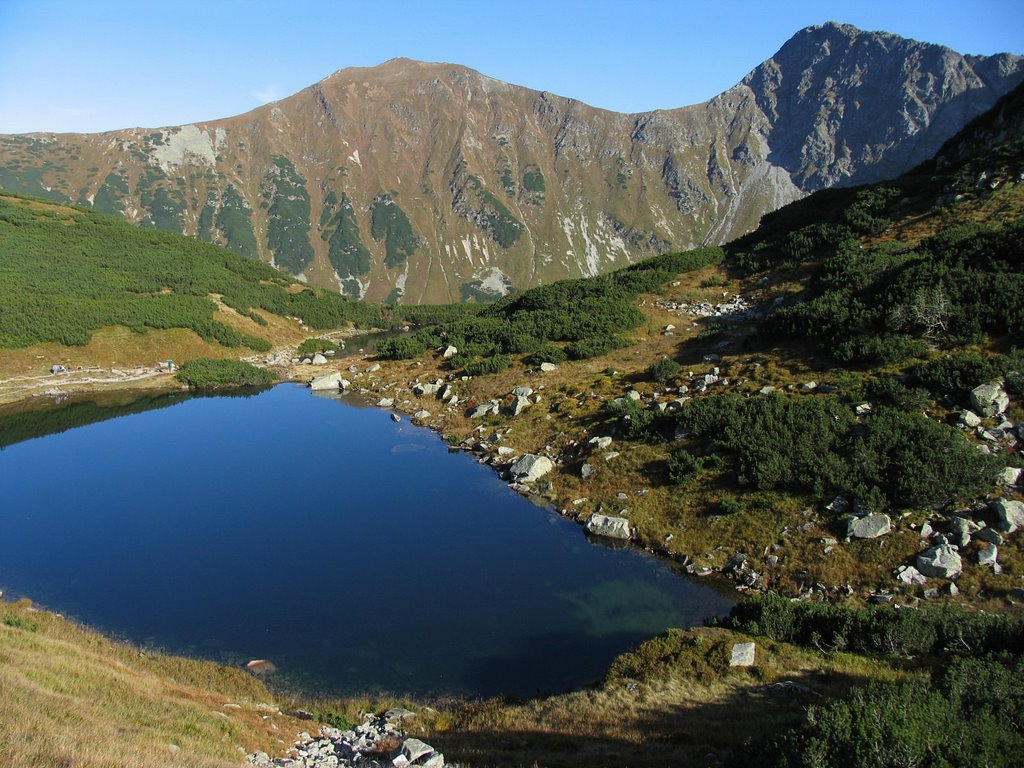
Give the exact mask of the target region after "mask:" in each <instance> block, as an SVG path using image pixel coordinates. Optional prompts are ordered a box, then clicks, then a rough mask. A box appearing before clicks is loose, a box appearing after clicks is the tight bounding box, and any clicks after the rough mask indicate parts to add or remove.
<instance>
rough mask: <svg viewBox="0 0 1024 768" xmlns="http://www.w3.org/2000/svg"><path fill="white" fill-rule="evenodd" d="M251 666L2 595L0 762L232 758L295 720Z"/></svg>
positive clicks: (277, 738)
mask: <svg viewBox="0 0 1024 768" xmlns="http://www.w3.org/2000/svg"><path fill="white" fill-rule="evenodd" d="M272 701H273V697H272V695H271V694H270V692H269V691H268V690H267V688H266V687H265V686H264V685H263V684H262V683H261V682H259V681H258V680H256V679H255V678H253V677H252V676H251V675H249V674H247V673H245V672H243V671H241V670H234V669H228V668H225V667H221V666H218V665H216V664H213V663H210V662H200V661H192V660H188V659H183V658H177V657H170V656H163V655H160V654H155V653H151V652H148V651H142V650H139V649H138V648H134V647H131V646H128V645H126V644H123V643H118V642H115V641H112V640H109V639H107V638H106V637H104V636H102V635H100V634H98V633H96V632H93V631H91V630H88V629H85V628H83V627H80V626H78V625H77V624H75V623H73V622H71V621H68V620H65V619H63V618H61V617H59V616H56V615H53V614H50V613H47V612H43V611H35V610H34V609H32V608H31V607H30V605H29V604H28V603H27V601H21V602H19V603H17V604H13V605H12V604H10V603H0V766H11V768H14V767H15V766H17V768H34V767H36V766H38V768H44V767H45V768H51V767H52V766H69V767H70V766H76V767H77V766H81V767H82V768H107V767H108V766H110V767H112V766H138V767H139V768H164V767H165V766H174V765H180V766H210V767H211V768H214V767H216V768H220V767H221V766H231V765H239V764H240V763H242V762H243V758H244V754H245V753H246V752H247V751H252V750H253V749H256V748H259V749H263V750H265V751H268V752H270V753H271V754H281V753H282V752H283V750H284V749H286V748H287V746H289V745H290V743H291V739H292V738H294V734H295V733H297V732H298V731H299V730H301V729H302V723H301V721H296V720H294V719H293V718H290V717H286V716H284V715H281V714H279V713H277V710H276V708H275V707H273V706H272Z"/></svg>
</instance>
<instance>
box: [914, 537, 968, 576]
mask: <svg viewBox="0 0 1024 768" xmlns="http://www.w3.org/2000/svg"><path fill="white" fill-rule="evenodd" d="M917 570H919V571H920V572H921V573H923V574H924V575H925V576H928V577H930V578H934V579H955V578H956V577H957V576H959V575H960V572H961V571H962V570H963V561H962V560H961V559H960V554H959V553H958V552H957V551H956V550H955V549H953V547H951V546H949V545H948V544H940V545H939V546H937V547H932V548H931V549H929V550H926V551H925V552H922V553H921V554H920V555H918V556H917Z"/></svg>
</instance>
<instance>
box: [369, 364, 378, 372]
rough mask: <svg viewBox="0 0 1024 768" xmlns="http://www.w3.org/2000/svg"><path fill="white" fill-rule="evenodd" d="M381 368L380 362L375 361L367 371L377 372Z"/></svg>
mask: <svg viewBox="0 0 1024 768" xmlns="http://www.w3.org/2000/svg"><path fill="white" fill-rule="evenodd" d="M379 370H380V363H374V364H373V365H371V366H370V367H369V368H367V369H366V372H367V373H376V372H377V371H379Z"/></svg>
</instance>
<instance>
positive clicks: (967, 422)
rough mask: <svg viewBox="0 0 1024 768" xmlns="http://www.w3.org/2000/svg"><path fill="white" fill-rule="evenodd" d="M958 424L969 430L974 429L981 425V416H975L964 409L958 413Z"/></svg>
mask: <svg viewBox="0 0 1024 768" xmlns="http://www.w3.org/2000/svg"><path fill="white" fill-rule="evenodd" d="M960 423H961V424H963V425H964V426H965V427H967V428H969V429H974V428H975V427H977V426H978V425H979V424H981V416H979V415H978V414H976V413H975V412H974V411H968V410H967V409H966V408H965V409H964V410H962V411H960Z"/></svg>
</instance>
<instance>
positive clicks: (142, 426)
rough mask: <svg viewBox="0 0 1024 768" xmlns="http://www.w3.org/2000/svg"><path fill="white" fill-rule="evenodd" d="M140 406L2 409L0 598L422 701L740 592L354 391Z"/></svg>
mask: <svg viewBox="0 0 1024 768" xmlns="http://www.w3.org/2000/svg"><path fill="white" fill-rule="evenodd" d="M131 397H134V398H137V399H131V398H129V397H127V396H125V395H120V396H113V397H108V398H106V399H104V398H99V397H93V398H90V399H89V400H83V401H78V402H65V403H63V404H60V405H55V406H52V407H48V408H45V409H39V408H35V407H34V406H33V408H34V409H30V410H26V409H24V408H21V409H20V410H19V409H13V410H12V409H11V408H10V407H7V408H5V409H0V499H2V502H0V521H2V524H0V588H3V589H4V590H5V592H6V594H5V598H6V599H12V598H13V597H17V596H21V595H24V596H28V597H30V598H31V599H32V600H33V601H35V602H36V603H38V604H39V605H41V606H43V607H46V608H48V609H50V610H54V611H58V612H62V613H64V614H65V615H67V616H70V617H73V618H74V619H76V620H79V621H82V622H83V623H85V624H88V625H90V626H93V627H96V628H98V629H100V630H103V631H105V632H107V633H109V634H111V635H113V636H116V637H119V638H123V639H126V640H130V641H132V642H134V643H138V644H141V645H142V646H145V647H153V648H159V649H162V650H166V651H168V652H172V653H179V654H185V655H189V656H194V657H202V658H208V659H213V660H215V661H219V662H221V663H225V664H230V665H236V666H239V665H243V664H245V663H246V662H247V661H248V660H250V659H268V660H270V661H271V662H272V663H273V664H274V666H275V667H276V668H277V672H275V673H273V674H272V676H271V678H270V679H271V681H272V682H275V683H277V684H280V685H282V686H285V687H290V688H296V689H299V690H303V691H307V692H316V693H322V694H338V695H349V694H357V693H364V692H371V693H372V692H380V691H387V692H391V693H396V694H413V695H431V696H433V695H437V696H441V695H447V694H456V695H466V696H491V695H499V694H510V695H516V696H532V695H537V694H543V693H552V692H558V691H564V690H568V689H571V688H575V687H579V686H581V685H584V684H587V683H590V682H594V681H596V680H599V679H600V678H601V676H602V675H603V673H604V671H605V670H606V668H607V666H608V664H609V663H610V662H611V661H612V659H613V658H614V657H615V656H616V655H618V654H619V653H622V652H623V651H625V650H627V649H629V648H631V647H633V646H634V645H636V644H637V643H639V642H640V641H642V640H645V639H647V638H649V637H651V636H653V635H655V634H657V633H658V632H660V631H662V630H664V629H666V628H668V627H688V626H692V625H694V624H700V623H701V622H703V621H704V620H705V619H706V618H708V617H712V616H719V615H723V614H725V613H726V612H728V610H729V608H730V606H731V604H732V603H733V602H734V598H733V597H731V596H730V595H729V593H728V592H727V591H720V590H716V589H713V588H712V587H711V586H709V585H707V584H698V583H696V582H695V581H691V580H688V579H687V578H684V577H682V576H680V575H678V574H677V573H676V572H674V571H673V570H672V569H671V568H670V567H669V566H668V565H667V564H665V563H664V562H663V561H661V560H659V559H657V558H655V557H653V556H651V555H649V554H647V553H644V552H641V551H639V550H637V549H636V548H632V547H626V546H621V545H620V546H617V547H613V546H609V545H608V544H605V543H602V542H600V541H596V540H593V539H590V538H588V537H587V536H586V535H585V534H584V532H583V530H582V529H581V528H580V527H579V526H578V525H577V524H575V523H573V522H570V521H567V520H565V519H563V518H562V517H561V516H560V515H558V514H557V513H556V512H554V511H553V510H551V509H549V508H545V507H542V506H538V505H536V504H533V503H531V502H530V501H529V500H527V499H526V498H524V497H522V496H520V495H518V494H516V493H514V492H513V491H511V490H510V489H509V488H507V487H506V485H505V483H503V482H502V481H501V480H500V479H499V478H498V476H497V475H496V474H495V473H494V471H493V470H491V469H489V468H487V467H485V466H483V465H480V464H479V463H478V462H477V460H476V458H475V457H474V456H472V455H469V454H464V453H449V451H448V449H447V446H446V444H445V443H444V442H443V441H442V440H441V439H440V438H439V437H438V436H437V435H435V434H433V433H432V432H431V431H429V430H427V429H424V428H420V427H416V426H413V425H411V424H410V423H409V421H408V419H407V418H404V417H403V419H402V421H401V422H400V423H394V422H393V421H392V420H391V419H390V417H389V413H388V412H387V411H384V410H381V409H378V408H376V407H373V406H369V405H367V404H366V403H364V402H361V401H360V400H359V399H358V398H356V397H352V396H343V397H334V398H324V397H317V396H313V395H312V394H311V393H310V392H309V391H308V390H307V389H305V388H304V387H301V386H298V385H293V384H282V385H278V386H276V387H273V388H270V389H266V390H262V391H259V392H256V393H250V394H247V395H244V396H241V395H233V396H227V395H218V396H188V395H184V394H166V395H158V396H153V395H148V396H145V397H142V398H141V399H138V396H137V395H133V396H131Z"/></svg>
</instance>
